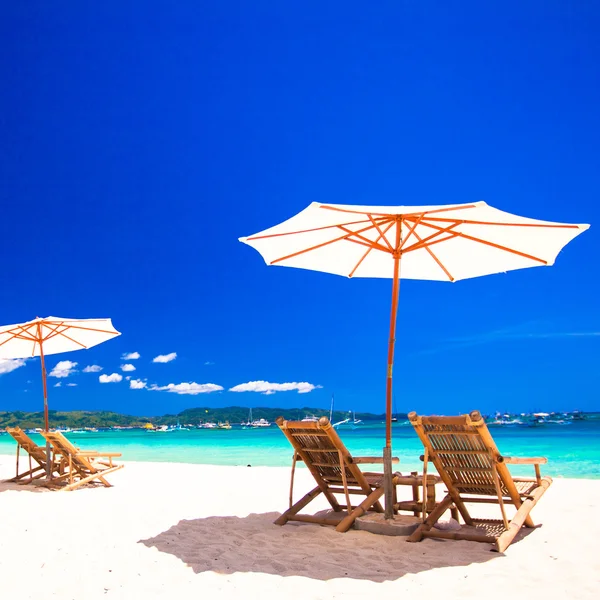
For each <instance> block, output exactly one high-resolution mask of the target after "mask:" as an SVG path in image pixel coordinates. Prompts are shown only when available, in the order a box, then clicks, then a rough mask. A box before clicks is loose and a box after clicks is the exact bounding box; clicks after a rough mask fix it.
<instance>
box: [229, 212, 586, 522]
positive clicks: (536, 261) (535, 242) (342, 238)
mask: <svg viewBox="0 0 600 600" xmlns="http://www.w3.org/2000/svg"><path fill="white" fill-rule="evenodd" d="M588 227H589V225H572V224H567V223H553V222H550V221H539V220H536V219H528V218H525V217H520V216H518V215H513V214H510V213H506V212H503V211H501V210H498V209H496V208H493V207H491V206H488V205H487V204H486V203H485V202H474V203H472V204H454V205H438V206H355V205H347V204H322V203H320V202H313V203H312V204H310V205H309V206H308V207H307V208H305V209H304V210H303V211H301V212H300V213H298V214H297V215H295V216H293V217H292V218H290V219H288V220H287V221H284V222H283V223H280V224H279V225H275V226H274V227H271V228H269V229H265V230H264V231H261V232H260V233H257V234H254V235H252V236H249V237H242V238H239V239H240V241H241V242H244V243H245V244H248V245H249V246H252V247H253V248H255V249H256V250H257V251H258V252H259V253H260V254H261V255H262V257H263V258H264V259H265V262H266V263H267V264H268V265H280V266H285V267H296V268H299V269H310V270H313V271H322V272H325V273H333V274H335V275H342V276H345V277H373V278H386V279H392V280H393V284H392V310H391V318H390V336H389V342H388V361H387V362H388V364H387V385H386V448H385V449H384V456H386V457H391V417H392V367H393V362H394V343H395V331H396V313H397V306H398V296H399V290H400V286H399V280H400V278H403V279H427V280H437V281H458V280H459V279H468V278H472V277H480V276H482V275H490V274H493V273H502V272H505V271H512V270H515V269H525V268H527V267H539V266H549V265H552V264H554V261H555V259H556V256H557V255H558V253H559V252H560V250H561V249H562V248H563V247H564V246H565V245H566V244H568V243H569V242H570V241H571V240H572V239H573V238H575V237H576V236H577V235H579V234H580V233H581V232H582V231H584V230H586V229H587V228H588ZM388 462H389V461H388ZM386 473H387V474H388V475H390V474H391V463H389V464H388V465H387V468H386ZM388 480H389V482H391V475H390V476H389V477H387V478H386V483H387V484H388V485H387V486H386V488H388V489H386V516H388V515H389V516H391V513H390V512H389V511H390V510H391V509H390V508H388V502H387V500H388V499H389V498H390V494H391V488H390V486H389V482H388Z"/></svg>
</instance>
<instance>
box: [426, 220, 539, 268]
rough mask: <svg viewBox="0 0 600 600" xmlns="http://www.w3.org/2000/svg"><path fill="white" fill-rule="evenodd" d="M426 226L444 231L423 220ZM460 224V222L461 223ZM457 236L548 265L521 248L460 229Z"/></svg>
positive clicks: (456, 232)
mask: <svg viewBox="0 0 600 600" xmlns="http://www.w3.org/2000/svg"><path fill="white" fill-rule="evenodd" d="M422 223H423V225H424V226H426V227H431V228H432V229H437V230H438V231H443V229H442V228H441V227H439V226H438V225H434V224H432V223H428V222H426V221H423V222H422ZM459 224H460V223H459ZM454 233H455V234H456V236H458V237H462V238H465V239H466V240H471V241H472V242H479V243H480V244H484V245H486V246H491V247H492V248H497V249H498V250H504V251H506V252H510V253H511V254H516V255H518V256H522V257H523V258H527V259H529V260H534V261H536V262H539V263H542V264H543V265H548V261H546V260H544V259H543V258H538V257H537V256H532V255H531V254H526V253H525V252H520V251H519V250H515V249H514V248H509V247H508V246H502V245H500V244H496V243H494V242H489V241H488V240H482V239H481V238H478V237H474V236H472V235H467V234H466V233H462V232H460V231H455V232H454Z"/></svg>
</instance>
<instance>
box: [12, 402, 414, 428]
mask: <svg viewBox="0 0 600 600" xmlns="http://www.w3.org/2000/svg"><path fill="white" fill-rule="evenodd" d="M249 410H250V409H249V408H247V407H244V406H227V407H225V408H212V407H209V406H205V407H198V408H187V409H186V410H184V411H182V412H180V413H179V414H174V415H171V414H167V415H163V416H160V417H156V416H154V417H151V416H147V417H146V416H141V417H139V416H133V415H124V414H121V413H117V412H111V411H103V410H101V411H87V410H72V411H56V410H51V411H49V420H50V426H51V427H52V428H55V427H57V428H58V427H70V428H73V429H75V428H84V427H95V428H103V427H144V426H145V425H147V424H148V423H152V425H155V426H159V425H172V424H175V423H176V422H178V421H179V422H180V423H181V424H182V425H188V424H189V425H200V424H202V423H206V422H209V421H212V422H219V421H220V422H226V421H228V422H229V423H231V424H235V423H242V422H244V421H246V420H247V419H248V414H249ZM307 415H310V416H312V415H314V416H316V417H329V411H328V410H325V409H323V408H310V407H303V408H269V407H256V408H253V409H252V417H253V418H254V419H266V420H267V421H270V422H273V421H275V419H276V418H277V417H279V416H283V417H285V418H286V419H303V418H304V417H305V416H307ZM349 415H350V413H349V412H348V411H341V410H334V411H333V415H332V420H333V421H334V422H335V421H342V420H343V419H346V418H347V417H348V416H349ZM355 416H356V419H361V420H363V421H365V420H367V421H371V420H378V419H379V420H382V421H383V420H385V414H373V413H367V412H360V413H359V412H357V413H356V415H355ZM398 417H399V418H400V419H406V415H405V414H399V415H398ZM15 426H19V427H21V428H22V429H34V428H36V427H43V426H44V413H43V412H25V411H20V410H15V411H0V429H4V428H6V427H15Z"/></svg>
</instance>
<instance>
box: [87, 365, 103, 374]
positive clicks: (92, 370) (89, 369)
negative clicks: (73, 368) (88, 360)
mask: <svg viewBox="0 0 600 600" xmlns="http://www.w3.org/2000/svg"><path fill="white" fill-rule="evenodd" d="M100 371H102V367H101V366H100V365H88V366H87V367H85V368H84V369H83V372H84V373H100Z"/></svg>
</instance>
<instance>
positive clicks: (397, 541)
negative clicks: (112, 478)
mask: <svg viewBox="0 0 600 600" xmlns="http://www.w3.org/2000/svg"><path fill="white" fill-rule="evenodd" d="M278 516H279V513H274V512H273V513H265V514H251V515H248V516H247V517H244V518H239V517H208V518H206V519H195V520H192V521H187V520H183V521H180V522H179V523H178V524H177V525H174V526H173V527H171V528H170V529H168V530H167V531H164V532H163V533H160V534H159V535H157V536H156V537H154V538H151V539H147V540H140V543H142V544H144V545H146V546H148V547H150V548H152V547H153V548H157V549H158V550H159V551H161V552H166V553H169V554H172V555H173V556H176V557H177V558H179V559H180V560H181V561H183V562H184V563H185V564H187V565H188V566H189V567H191V568H192V569H193V570H194V572H195V573H203V572H206V571H212V572H215V573H220V574H227V575H229V574H233V573H236V572H257V573H266V574H271V575H280V576H284V577H289V576H294V575H295V576H302V577H310V578H312V579H319V580H329V579H335V578H337V577H345V578H354V579H365V580H369V581H374V582H384V581H393V580H397V579H399V578H401V577H402V576H404V575H406V574H408V573H419V572H421V571H427V570H431V569H437V568H442V567H450V566H467V565H470V564H474V563H484V562H487V561H490V560H495V559H498V558H502V557H503V555H502V554H498V553H495V552H490V545H489V544H481V543H477V542H465V541H454V540H431V539H427V540H424V541H423V542H420V543H417V544H409V543H407V542H406V538H404V537H399V536H383V535H375V534H372V533H368V532H366V531H356V530H350V531H348V532H347V533H338V532H336V531H335V530H334V529H333V528H331V527H324V526H319V525H313V524H306V523H288V524H287V525H285V526H284V527H279V526H277V525H274V524H273V521H274V520H275V519H276V518H277V517H278ZM521 535H522V534H520V536H521Z"/></svg>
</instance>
